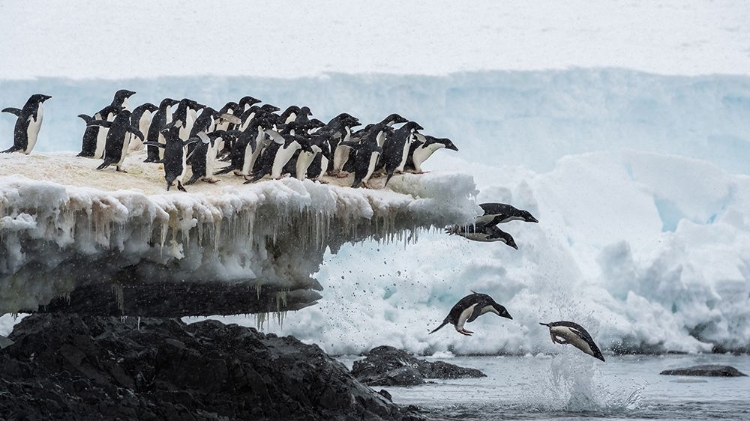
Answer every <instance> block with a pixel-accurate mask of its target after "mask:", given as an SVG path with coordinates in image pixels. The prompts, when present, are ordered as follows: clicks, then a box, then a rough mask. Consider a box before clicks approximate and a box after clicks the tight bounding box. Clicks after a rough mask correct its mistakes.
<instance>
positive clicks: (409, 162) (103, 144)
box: [3, 89, 458, 191]
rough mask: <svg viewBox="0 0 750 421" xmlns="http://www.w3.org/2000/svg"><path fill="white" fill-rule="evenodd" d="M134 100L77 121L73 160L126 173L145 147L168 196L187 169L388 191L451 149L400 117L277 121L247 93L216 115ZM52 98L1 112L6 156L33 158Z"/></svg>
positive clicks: (272, 109)
mask: <svg viewBox="0 0 750 421" xmlns="http://www.w3.org/2000/svg"><path fill="white" fill-rule="evenodd" d="M134 94H135V92H133V91H130V90H127V89H122V90H119V91H117V92H116V93H115V95H114V99H113V100H112V103H111V104H110V105H108V106H106V107H104V108H103V109H101V110H100V111H98V112H96V113H94V114H93V115H91V116H89V115H86V114H80V115H79V116H78V117H80V118H81V119H83V120H84V121H85V123H86V129H85V132H84V134H83V140H82V146H81V152H80V153H79V154H78V156H82V157H88V158H94V159H102V160H103V162H102V164H101V165H99V167H98V168H97V169H99V170H102V169H104V168H107V167H109V166H115V167H116V169H117V171H123V168H122V166H123V162H124V160H125V157H126V156H127V155H128V153H130V152H133V151H136V150H141V149H142V148H144V147H146V148H147V158H146V160H145V161H144V162H153V163H163V166H164V173H165V179H166V182H167V190H169V188H170V187H172V186H173V185H174V184H175V183H176V184H177V188H178V189H179V190H182V191H185V188H184V186H183V180H184V179H185V177H186V175H187V174H186V172H187V169H188V167H189V168H190V169H191V170H192V176H191V177H190V179H188V180H187V181H186V182H185V183H184V184H186V185H187V184H193V183H195V182H196V181H198V180H202V181H206V182H209V183H215V182H217V181H219V180H218V179H216V178H215V177H214V176H215V175H218V174H227V173H230V172H232V173H234V174H235V175H237V176H243V177H244V178H245V180H246V181H245V182H246V183H252V182H256V181H258V180H260V179H262V178H264V177H266V176H270V177H272V178H274V179H278V178H281V177H282V175H289V176H292V177H295V178H298V179H300V180H304V179H306V178H309V179H312V180H319V179H320V177H321V176H322V175H324V174H328V175H331V176H337V177H339V178H344V177H347V176H348V175H349V174H350V173H354V181H353V183H352V187H360V186H363V187H370V186H369V185H368V182H369V181H370V178H371V177H372V176H373V174H375V173H376V172H377V173H378V174H380V173H382V174H384V175H385V176H386V180H385V185H387V184H388V181H389V180H390V179H391V177H393V175H394V174H396V173H403V172H413V173H421V172H422V163H423V162H424V161H425V160H426V159H427V158H429V157H430V156H431V155H432V154H433V153H434V152H435V151H436V150H438V149H441V148H447V149H451V150H456V151H457V150H458V148H457V147H456V146H455V145H454V144H453V142H452V141H451V140H450V139H446V138H436V137H433V136H430V135H425V134H422V133H420V132H419V130H422V126H420V125H419V124H418V123H416V122H414V121H409V120H407V119H405V118H403V117H401V116H400V115H398V114H391V115H389V116H387V117H386V118H384V119H383V120H382V121H380V122H377V123H373V124H368V125H367V126H365V127H364V128H363V129H361V130H357V131H354V130H353V128H354V127H357V126H360V125H361V124H360V122H359V120H358V119H357V118H356V117H353V116H351V115H349V114H347V113H341V114H339V115H337V116H336V117H334V118H333V119H331V120H330V121H329V122H328V123H324V122H323V121H320V120H318V119H315V118H311V117H312V112H311V111H310V109H309V108H308V107H299V106H296V105H292V106H289V107H288V108H287V109H286V110H284V111H283V112H281V113H280V114H279V113H277V112H278V111H281V109H280V108H278V107H276V106H274V105H271V104H263V105H260V103H261V101H260V100H258V99H256V98H253V97H251V96H245V97H243V98H241V99H240V100H239V101H237V102H229V103H227V104H226V105H224V106H223V107H221V108H220V109H219V110H216V109H214V108H211V107H209V106H207V105H204V104H200V103H198V102H197V101H195V100H192V99H188V98H184V99H181V100H174V99H171V98H165V99H163V100H162V101H161V102H160V103H159V105H158V106H156V105H154V104H151V103H145V104H142V105H139V106H137V107H135V108H134V109H132V111H131V110H130V107H129V98H130V97H131V96H132V95H134ZM49 98H50V97H49V96H47V95H33V96H32V97H31V98H30V99H29V101H28V102H27V104H26V105H25V106H24V108H23V109H22V110H19V109H12V108H6V109H5V110H3V111H5V112H12V113H14V114H16V115H17V116H18V121H17V123H16V130H15V136H14V145H13V147H12V148H10V149H9V150H7V151H5V152H13V151H21V152H24V153H27V154H28V153H29V152H31V150H32V149H33V147H34V144H35V143H36V137H37V134H38V132H39V126H40V125H41V120H42V103H43V102H44V101H46V100H47V99H49ZM172 107H175V108H174V110H172ZM395 125H401V126H400V127H395ZM222 162H225V163H226V164H225V165H223V166H222V167H221V168H220V165H221V163H222Z"/></svg>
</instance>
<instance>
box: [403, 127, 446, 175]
mask: <svg viewBox="0 0 750 421" xmlns="http://www.w3.org/2000/svg"><path fill="white" fill-rule="evenodd" d="M442 148H445V149H450V150H452V151H458V148H457V147H456V145H454V144H453V142H452V141H451V140H450V139H446V138H442V139H439V138H436V137H433V136H429V135H422V134H421V133H417V134H416V135H415V140H414V142H412V144H411V147H410V148H409V155H408V157H407V158H406V164H404V171H408V172H412V173H415V174H422V173H424V170H423V169H422V164H423V163H424V162H425V161H426V160H427V158H429V157H431V156H432V154H433V153H435V151H436V150H438V149H442Z"/></svg>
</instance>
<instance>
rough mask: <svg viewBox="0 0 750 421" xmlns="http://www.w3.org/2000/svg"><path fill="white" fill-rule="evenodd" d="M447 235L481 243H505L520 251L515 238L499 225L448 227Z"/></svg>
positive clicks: (478, 224) (480, 224) (477, 224)
mask: <svg viewBox="0 0 750 421" xmlns="http://www.w3.org/2000/svg"><path fill="white" fill-rule="evenodd" d="M445 233H446V234H451V235H460V236H461V237H464V238H467V239H469V240H472V241H481V242H485V243H490V242H495V241H499V242H501V243H505V244H506V245H507V246H509V247H513V248H514V249H516V250H518V245H517V244H516V241H515V240H514V239H513V236H511V235H510V234H508V233H507V232H505V231H503V230H501V229H500V228H498V227H497V225H495V224H493V223H489V224H482V223H476V224H472V225H453V226H450V227H447V228H446V229H445Z"/></svg>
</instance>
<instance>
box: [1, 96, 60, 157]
mask: <svg viewBox="0 0 750 421" xmlns="http://www.w3.org/2000/svg"><path fill="white" fill-rule="evenodd" d="M50 98H52V97H51V96H49V95H43V94H34V95H32V96H31V97H29V99H28V101H26V104H24V106H23V108H22V109H20V110H19V109H18V108H5V109H3V111H2V112H4V113H10V114H13V115H15V116H16V117H17V119H16V125H15V127H14V128H13V146H11V147H10V148H9V149H6V150H4V151H2V152H3V153H10V152H17V151H18V152H23V153H25V154H26V155H28V154H30V153H31V151H32V150H33V149H34V146H35V145H36V140H37V137H38V136H39V129H40V128H41V127H42V117H43V112H42V108H43V107H42V104H43V103H44V101H46V100H48V99H50Z"/></svg>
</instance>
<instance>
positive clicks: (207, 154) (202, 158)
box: [185, 111, 226, 185]
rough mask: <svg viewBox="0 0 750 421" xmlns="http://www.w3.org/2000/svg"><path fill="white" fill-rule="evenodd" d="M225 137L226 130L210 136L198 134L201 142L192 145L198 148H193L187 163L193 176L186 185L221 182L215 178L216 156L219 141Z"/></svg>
mask: <svg viewBox="0 0 750 421" xmlns="http://www.w3.org/2000/svg"><path fill="white" fill-rule="evenodd" d="M204 112H205V111H204ZM223 136H226V132H224V130H215V131H213V132H211V133H208V134H206V133H205V132H198V133H197V134H196V137H198V138H199V139H200V140H201V141H200V142H192V144H193V145H196V146H195V147H194V148H192V152H191V153H190V155H188V157H187V161H188V162H190V169H191V170H192V172H193V175H192V177H190V179H189V180H188V181H187V182H185V185H190V184H193V183H195V182H196V181H198V180H202V181H205V182H207V183H211V184H214V183H218V182H219V181H220V180H218V179H216V178H214V172H215V169H216V155H217V153H218V151H219V143H220V142H219V140H221V137H223ZM191 139H192V137H191Z"/></svg>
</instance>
